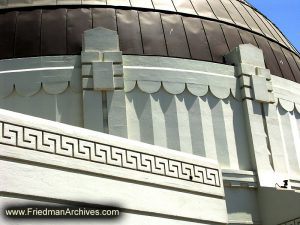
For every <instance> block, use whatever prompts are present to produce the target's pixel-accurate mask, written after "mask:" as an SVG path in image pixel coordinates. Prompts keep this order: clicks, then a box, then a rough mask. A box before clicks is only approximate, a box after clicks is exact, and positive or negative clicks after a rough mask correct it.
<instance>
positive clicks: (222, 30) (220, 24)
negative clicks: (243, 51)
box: [219, 24, 230, 52]
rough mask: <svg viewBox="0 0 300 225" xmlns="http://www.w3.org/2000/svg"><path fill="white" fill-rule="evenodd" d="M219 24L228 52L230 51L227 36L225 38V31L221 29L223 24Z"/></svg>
mask: <svg viewBox="0 0 300 225" xmlns="http://www.w3.org/2000/svg"><path fill="white" fill-rule="evenodd" d="M219 25H220V27H221V30H222V33H223V36H224V39H225V42H226V45H227V48H228V52H229V51H230V48H229V44H228V42H227V38H226V35H225V33H224V30H223V26H222V25H223V24H219Z"/></svg>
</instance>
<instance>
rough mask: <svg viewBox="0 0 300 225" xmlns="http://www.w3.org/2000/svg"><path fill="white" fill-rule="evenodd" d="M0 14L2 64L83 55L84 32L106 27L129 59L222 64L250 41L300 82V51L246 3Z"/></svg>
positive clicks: (123, 3)
mask: <svg viewBox="0 0 300 225" xmlns="http://www.w3.org/2000/svg"><path fill="white" fill-rule="evenodd" d="M16 2H17V3H16ZM66 3H69V4H74V5H72V6H70V5H67V4H66ZM0 8H2V9H1V10H0V58H2V59H4V58H15V57H29V56H40V55H62V54H79V53H80V51H81V35H82V33H83V31H85V30H88V29H91V28H93V27H98V26H103V27H105V28H108V29H112V30H116V31H117V32H118V34H119V36H120V47H121V50H122V51H123V52H124V54H138V55H160V56H171V57H181V58H190V59H195V60H206V61H213V62H218V63H223V56H224V55H225V54H226V53H227V52H229V51H230V50H231V49H232V48H234V47H236V46H237V45H239V44H242V43H251V44H253V45H255V46H258V47H259V48H261V49H262V50H263V51H264V55H265V60H266V66H267V67H268V68H269V69H270V70H271V72H272V74H275V75H278V76H282V77H284V78H287V79H289V80H293V81H296V82H298V83H300V58H299V54H298V52H297V50H296V49H295V48H294V47H293V46H292V45H291V44H290V43H289V41H288V40H287V39H286V38H285V37H284V35H283V34H282V33H281V32H280V31H279V30H278V28H277V27H276V26H275V25H274V24H273V23H272V22H270V21H269V20H268V19H267V18H266V17H264V16H263V15H262V14H261V13H260V12H258V11H257V10H256V9H255V8H253V7H252V6H250V5H249V4H248V3H247V2H246V1H242V0H89V1H87V0H68V1H62V0H48V1H44V3H43V1H37V0H31V1H29V0H26V1H25V0H23V1H21V0H20V1H14V0H7V1H4V3H3V1H1V3H0Z"/></svg>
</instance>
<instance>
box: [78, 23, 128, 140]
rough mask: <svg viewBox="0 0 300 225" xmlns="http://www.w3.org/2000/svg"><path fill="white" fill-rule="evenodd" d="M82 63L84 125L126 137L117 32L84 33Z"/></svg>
mask: <svg viewBox="0 0 300 225" xmlns="http://www.w3.org/2000/svg"><path fill="white" fill-rule="evenodd" d="M82 46H83V49H82V53H81V63H82V73H81V74H82V89H83V120H84V127H85V128H88V129H92V130H96V131H100V132H105V133H109V134H113V135H117V136H121V137H127V122H126V108H125V93H124V81H123V65H122V52H121V51H120V49H119V38H118V35H117V32H115V31H111V30H108V29H105V28H102V27H98V28H95V29H92V30H88V31H85V32H84V35H83V44H82Z"/></svg>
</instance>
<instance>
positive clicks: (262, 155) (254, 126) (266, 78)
mask: <svg viewBox="0 0 300 225" xmlns="http://www.w3.org/2000/svg"><path fill="white" fill-rule="evenodd" d="M225 59H226V62H227V63H228V64H231V65H234V66H235V70H236V77H237V78H238V80H239V85H240V90H241V95H242V101H243V109H244V116H245V121H246V127H247V132H248V141H249V146H250V149H251V157H252V164H253V166H254V169H255V170H256V171H257V175H258V179H259V184H260V186H264V187H275V185H276V183H277V184H282V181H283V180H285V179H287V174H288V173H287V167H286V164H285V155H284V154H283V151H282V149H283V144H282V138H281V136H280V132H279V130H280V129H279V121H278V118H277V114H276V113H277V112H276V105H275V104H274V103H275V99H274V94H273V88H272V80H271V74H270V70H268V69H266V67H265V63H264V56H263V52H262V50H260V49H259V48H257V47H255V46H253V45H251V44H245V45H240V46H239V47H237V48H235V49H234V50H233V51H231V52H230V53H229V54H227V55H226V56H225ZM270 132H271V134H270Z"/></svg>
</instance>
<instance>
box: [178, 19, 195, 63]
mask: <svg viewBox="0 0 300 225" xmlns="http://www.w3.org/2000/svg"><path fill="white" fill-rule="evenodd" d="M180 20H181V23H182V26H183V31H184V35H185V39H186V44H187V46H188V50H189V54H190V58H191V59H192V53H191V49H190V45H189V40H188V38H187V34H186V30H185V26H184V23H183V20H182V16H181V17H180Z"/></svg>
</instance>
